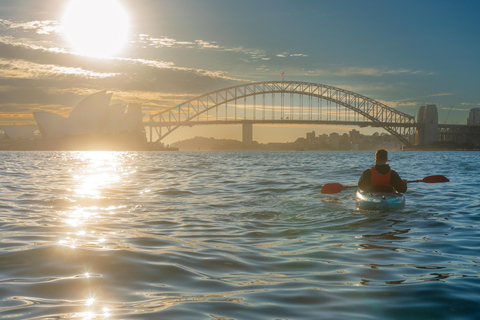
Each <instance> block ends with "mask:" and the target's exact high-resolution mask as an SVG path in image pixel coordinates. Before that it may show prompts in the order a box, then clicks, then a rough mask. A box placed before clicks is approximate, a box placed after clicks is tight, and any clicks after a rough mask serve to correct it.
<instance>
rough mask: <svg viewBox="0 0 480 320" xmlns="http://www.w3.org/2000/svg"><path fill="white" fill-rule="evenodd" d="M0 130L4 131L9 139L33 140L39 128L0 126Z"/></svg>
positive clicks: (30, 126)
mask: <svg viewBox="0 0 480 320" xmlns="http://www.w3.org/2000/svg"><path fill="white" fill-rule="evenodd" d="M0 130H2V131H3V132H4V133H5V135H6V136H7V137H8V138H10V139H12V140H17V139H20V138H33V136H34V133H35V130H37V126H36V125H24V126H18V125H4V126H0Z"/></svg>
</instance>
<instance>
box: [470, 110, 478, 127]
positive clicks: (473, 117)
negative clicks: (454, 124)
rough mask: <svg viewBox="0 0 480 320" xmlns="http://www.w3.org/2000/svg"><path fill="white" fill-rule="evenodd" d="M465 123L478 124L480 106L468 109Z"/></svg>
mask: <svg viewBox="0 0 480 320" xmlns="http://www.w3.org/2000/svg"><path fill="white" fill-rule="evenodd" d="M467 124H468V125H469V126H480V108H473V109H470V113H469V115H468V120H467Z"/></svg>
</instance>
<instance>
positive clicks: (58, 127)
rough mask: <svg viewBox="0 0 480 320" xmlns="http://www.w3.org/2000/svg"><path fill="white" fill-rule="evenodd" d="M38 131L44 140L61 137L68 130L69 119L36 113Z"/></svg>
mask: <svg viewBox="0 0 480 320" xmlns="http://www.w3.org/2000/svg"><path fill="white" fill-rule="evenodd" d="M33 117H34V118H35V121H36V122H37V125H38V130H39V131H40V133H41V134H42V136H43V137H44V138H54V137H61V136H63V135H64V134H65V132H66V130H67V125H68V123H67V118H64V117H62V116H60V115H58V114H55V113H51V112H34V113H33Z"/></svg>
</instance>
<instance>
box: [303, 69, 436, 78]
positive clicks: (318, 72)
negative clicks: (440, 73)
mask: <svg viewBox="0 0 480 320" xmlns="http://www.w3.org/2000/svg"><path fill="white" fill-rule="evenodd" d="M308 74H309V75H315V76H337V77H351V76H372V77H382V76H386V75H433V74H434V73H433V72H425V71H417V70H408V69H392V70H388V69H377V68H363V67H338V68H332V69H315V70H310V71H308Z"/></svg>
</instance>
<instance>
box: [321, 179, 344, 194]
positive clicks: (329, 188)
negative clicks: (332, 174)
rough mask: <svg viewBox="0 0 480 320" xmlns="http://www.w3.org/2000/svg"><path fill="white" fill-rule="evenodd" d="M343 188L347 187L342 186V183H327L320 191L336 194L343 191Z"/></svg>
mask: <svg viewBox="0 0 480 320" xmlns="http://www.w3.org/2000/svg"><path fill="white" fill-rule="evenodd" d="M343 189H345V187H344V186H342V185H341V184H340V183H337V182H335V183H327V184H326V185H324V186H323V187H322V190H321V191H320V192H321V193H325V194H334V193H339V192H341V191H343Z"/></svg>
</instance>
